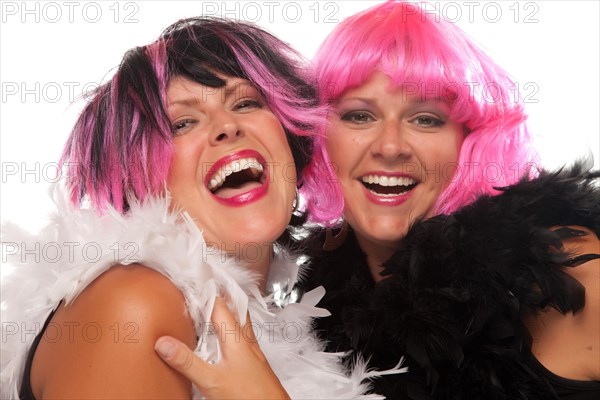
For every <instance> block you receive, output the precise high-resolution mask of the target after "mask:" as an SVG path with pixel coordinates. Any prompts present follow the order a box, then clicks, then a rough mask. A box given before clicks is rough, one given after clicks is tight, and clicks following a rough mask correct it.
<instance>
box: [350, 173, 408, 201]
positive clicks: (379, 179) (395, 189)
mask: <svg viewBox="0 0 600 400" xmlns="http://www.w3.org/2000/svg"><path fill="white" fill-rule="evenodd" d="M360 182H361V183H362V184H363V186H364V187H365V188H366V189H367V190H368V191H369V192H370V193H372V194H374V195H375V196H382V197H397V196H401V195H404V194H407V193H408V192H410V191H411V190H412V189H414V188H415V187H416V186H417V185H418V184H419V182H418V181H416V180H415V179H413V178H410V177H408V176H385V175H365V176H363V177H362V178H360Z"/></svg>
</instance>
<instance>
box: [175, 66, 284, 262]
mask: <svg viewBox="0 0 600 400" xmlns="http://www.w3.org/2000/svg"><path fill="white" fill-rule="evenodd" d="M222 78H224V79H226V81H227V84H226V86H224V87H222V88H211V87H208V86H204V85H201V84H198V83H195V82H192V81H190V80H187V79H185V78H182V77H175V78H173V79H172V80H171V82H170V83H169V86H168V88H167V104H168V114H169V118H170V120H171V123H172V130H173V135H174V138H173V143H174V154H173V159H172V162H171V166H170V170H169V175H168V178H167V187H168V189H169V191H170V192H171V194H172V196H173V199H174V203H175V205H176V206H179V207H181V208H182V209H183V210H185V211H187V212H188V214H189V215H190V216H191V217H192V218H193V219H194V221H195V222H196V224H197V225H198V226H199V227H200V228H201V229H202V230H203V232H204V238H205V240H206V242H207V243H208V244H209V245H213V246H215V247H218V248H220V249H221V250H224V251H226V252H228V253H234V254H236V255H238V256H240V257H241V259H242V261H249V262H253V261H259V260H258V259H257V257H259V256H267V255H266V254H264V252H265V251H270V249H271V247H270V245H271V244H272V242H273V241H274V240H275V239H277V238H278V237H279V236H280V235H281V233H282V232H283V231H284V229H285V228H286V226H287V224H288V223H289V221H290V217H291V212H292V203H293V201H294V197H295V187H296V186H295V185H296V172H295V167H294V162H293V158H292V153H291V150H290V147H289V145H288V142H287V139H286V136H285V132H284V130H283V127H282V125H281V123H280V122H279V120H278V119H277V117H276V116H275V115H274V114H273V113H272V112H271V110H270V109H269V107H268V106H267V105H266V103H265V101H264V99H263V98H262V96H261V95H260V93H259V92H258V90H257V89H256V88H255V87H254V86H253V85H252V84H251V83H250V82H248V81H246V80H244V79H239V78H230V77H222ZM259 249H262V250H259ZM261 251H262V254H259V253H260V252H261ZM269 256H270V254H269Z"/></svg>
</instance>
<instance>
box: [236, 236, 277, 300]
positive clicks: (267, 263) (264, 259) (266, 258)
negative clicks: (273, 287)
mask: <svg viewBox="0 0 600 400" xmlns="http://www.w3.org/2000/svg"><path fill="white" fill-rule="evenodd" d="M235 259H236V261H237V262H238V263H239V264H241V265H242V266H243V267H244V268H246V269H248V270H250V271H252V272H254V273H256V274H257V275H258V278H259V280H258V288H259V289H260V292H261V293H263V294H264V292H265V286H266V284H267V278H268V277H269V270H270V268H271V262H272V261H273V244H272V243H263V244H256V245H255V246H248V248H243V249H242V253H237V254H236V255H235Z"/></svg>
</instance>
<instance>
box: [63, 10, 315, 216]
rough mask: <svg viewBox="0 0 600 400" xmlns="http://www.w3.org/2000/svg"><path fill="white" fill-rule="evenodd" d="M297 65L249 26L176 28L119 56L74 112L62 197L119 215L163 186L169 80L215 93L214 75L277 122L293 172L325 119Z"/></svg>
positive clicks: (187, 24) (221, 23) (183, 24)
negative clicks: (233, 80)
mask: <svg viewBox="0 0 600 400" xmlns="http://www.w3.org/2000/svg"><path fill="white" fill-rule="evenodd" d="M302 66H303V63H302V59H301V57H300V56H299V55H298V54H297V53H295V52H294V51H293V50H292V49H291V48H290V47H289V46H288V45H286V44H285V43H283V42H282V41H280V40H278V39H277V38H275V37H274V36H273V35H271V34H269V33H268V32H266V31H264V30H262V29H260V28H258V27H256V26H254V25H251V24H246V23H243V22H234V21H229V20H224V19H218V18H190V19H185V20H181V21H178V22H176V23H175V24H173V25H172V26H170V27H169V28H167V29H166V30H165V31H164V32H163V34H162V35H161V37H160V39H158V40H157V41H156V42H154V43H152V44H150V45H148V46H144V47H137V48H135V49H132V50H130V51H128V52H127V53H126V54H125V57H124V58H123V60H122V62H121V64H120V66H119V68H118V70H117V72H116V73H115V75H114V77H113V78H112V79H111V80H110V81H109V82H107V83H106V84H104V85H102V86H101V87H99V88H98V89H97V90H96V91H95V92H94V93H93V94H92V97H91V100H90V102H89V103H88V104H87V105H86V107H85V108H84V110H83V111H82V113H81V115H80V116H79V119H78V121H77V123H76V125H75V127H74V128H73V131H72V132H71V136H70V138H69V139H68V141H67V144H66V146H65V149H64V151H63V156H62V159H61V164H62V165H63V166H65V167H67V185H68V188H69V190H70V192H71V201H72V202H73V203H75V204H80V203H81V201H82V200H83V199H84V198H89V200H90V202H91V205H92V207H94V208H95V209H96V210H98V211H99V212H102V211H103V210H104V209H105V208H106V206H107V205H108V204H110V205H112V206H113V207H114V208H115V209H117V210H119V211H121V212H125V211H127V209H128V208H129V205H128V199H129V198H135V199H138V200H142V201H143V200H144V198H145V197H146V196H148V195H153V194H158V193H160V192H162V191H163V190H164V188H165V181H166V177H167V175H168V171H169V166H170V163H171V158H172V153H173V145H172V131H171V123H170V121H169V118H168V115H167V112H166V109H167V104H166V91H167V85H168V83H169V81H170V79H171V78H173V77H175V76H183V77H185V78H187V79H190V80H192V81H194V82H197V83H199V84H202V85H206V86H209V87H215V88H217V87H223V86H225V84H226V81H225V80H223V79H221V78H220V77H219V74H221V75H225V76H232V77H238V78H243V79H247V80H249V81H250V82H252V83H253V84H254V85H255V86H256V87H257V89H258V90H259V91H261V92H262V94H263V95H264V96H265V99H266V102H267V104H268V105H269V107H270V108H271V110H273V113H274V114H275V115H276V116H277V117H278V119H279V120H280V121H281V123H282V125H283V127H284V130H285V132H286V136H287V139H288V142H289V144H290V147H291V149H292V154H293V156H294V162H295V165H296V168H297V172H298V174H297V176H301V170H302V169H303V168H304V166H305V165H306V164H307V162H308V160H309V157H310V152H311V144H312V141H311V140H312V139H311V138H310V137H309V135H312V134H313V132H314V131H315V130H316V127H317V126H319V125H321V124H322V123H323V120H324V117H325V113H324V112H323V111H322V109H320V108H319V107H318V100H317V97H316V90H315V88H314V86H313V85H311V84H310V83H309V82H308V80H307V79H306V77H304V76H303V75H304V74H305V72H306V71H303V70H302Z"/></svg>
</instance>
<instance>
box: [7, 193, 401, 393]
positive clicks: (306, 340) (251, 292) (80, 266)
mask: <svg viewBox="0 0 600 400" xmlns="http://www.w3.org/2000/svg"><path fill="white" fill-rule="evenodd" d="M51 195H52V198H53V199H54V201H55V205H56V207H57V211H56V213H54V214H53V216H52V219H51V222H50V224H49V225H48V227H46V228H45V229H44V230H43V231H42V232H40V234H39V235H30V234H28V233H26V232H23V231H22V230H20V229H19V228H18V227H17V226H15V225H13V224H6V225H4V226H3V229H2V241H3V242H4V243H15V244H17V246H16V248H18V247H19V246H20V244H27V245H30V244H32V243H37V244H39V245H40V246H42V247H43V246H44V245H47V244H49V243H56V244H60V245H64V244H66V243H75V244H77V246H74V245H73V246H74V248H75V249H76V250H78V251H73V252H71V253H68V252H65V251H63V253H62V258H60V259H59V260H52V261H51V260H49V259H47V257H46V258H44V257H42V258H41V259H40V258H37V259H36V257H34V256H32V255H30V254H27V253H26V252H18V251H11V252H10V253H12V254H9V255H8V256H7V257H8V262H9V263H10V264H11V265H13V266H14V268H13V270H12V271H11V272H10V273H6V274H5V273H4V271H5V267H4V265H3V268H2V269H3V279H2V303H1V305H2V337H3V340H2V343H1V346H2V347H1V355H2V359H1V370H0V371H1V372H0V378H1V383H2V393H1V397H2V398H7V399H8V398H12V399H16V398H18V390H19V387H20V385H21V379H22V375H23V369H24V365H25V359H26V357H27V353H28V351H29V348H30V346H31V343H32V342H33V339H34V337H35V336H36V334H37V333H39V331H40V329H41V326H43V324H44V321H46V319H47V318H48V315H49V314H50V313H51V312H52V310H53V309H55V308H56V307H57V306H58V304H59V303H60V301H63V300H64V301H65V302H67V303H70V302H72V301H73V300H74V299H76V297H77V296H78V295H79V294H80V293H81V292H82V291H83V290H85V288H86V287H87V285H89V284H90V283H91V282H93V281H94V279H96V278H97V277H98V276H99V275H100V274H101V273H103V272H104V271H106V270H108V269H109V268H110V267H112V266H113V265H115V264H123V265H127V264H132V263H140V264H143V265H145V266H147V267H149V268H152V269H154V270H156V271H158V272H160V273H161V274H163V275H165V276H166V277H168V278H169V279H170V280H171V281H172V282H173V284H174V285H175V286H176V287H177V288H178V289H179V290H180V291H181V293H182V294H183V296H184V298H185V301H186V305H187V308H188V310H189V313H190V315H191V316H192V317H193V318H194V322H195V327H196V333H197V336H198V337H199V341H198V346H197V348H196V354H198V355H199V356H200V357H202V358H203V359H205V360H216V361H218V360H219V358H220V348H219V341H218V340H217V338H216V335H214V334H213V333H212V332H210V331H209V330H207V329H206V328H207V326H208V325H207V322H208V321H210V317H211V314H212V310H213V306H214V301H215V297H216V296H217V295H226V297H227V299H228V305H229V306H230V308H231V309H232V311H234V313H235V314H236V315H237V317H238V319H239V320H240V321H242V322H243V321H244V320H245V318H246V313H247V312H248V311H249V312H250V316H251V318H252V321H253V328H254V329H255V330H256V332H255V334H256V337H257V339H258V341H259V344H260V346H261V348H262V350H263V352H264V353H265V356H266V357H267V360H268V361H269V363H270V365H271V367H272V369H273V371H274V372H275V374H276V375H277V376H278V377H279V379H280V380H281V383H282V384H283V386H284V387H285V388H286V390H287V391H288V393H289V394H290V395H291V396H292V397H293V398H306V399H310V398H314V399H322V398H329V399H336V398H337V399H348V398H371V397H370V395H366V394H365V393H366V392H367V391H368V389H369V383H368V379H369V378H371V377H373V376H375V375H376V373H374V372H369V373H367V371H366V368H364V364H357V365H358V367H357V368H355V369H354V370H353V371H352V373H350V371H349V370H348V369H347V368H346V367H345V366H344V365H343V363H342V361H343V360H342V359H343V354H332V353H326V352H324V351H323V350H324V347H325V344H324V342H322V341H320V340H319V339H318V338H317V337H316V335H315V334H314V333H313V330H312V324H313V321H314V318H315V317H320V316H323V315H326V314H328V313H327V312H326V311H325V310H323V309H320V308H317V307H315V305H316V302H317V301H318V299H319V298H320V297H321V296H322V294H323V293H322V290H316V291H315V292H314V293H312V294H309V295H307V297H306V299H304V300H303V301H301V302H300V303H297V304H295V303H290V304H288V305H287V307H283V308H280V307H279V306H278V305H276V304H274V302H273V301H272V295H271V296H267V297H263V296H262V295H261V294H260V291H259V289H258V285H257V282H258V277H257V276H256V275H255V274H253V273H252V272H250V271H249V270H247V269H245V268H244V267H243V266H240V265H238V264H236V263H235V262H234V261H233V260H232V259H230V258H227V257H224V256H223V255H222V254H219V253H216V252H212V251H210V252H207V251H206V243H205V242H204V239H203V237H202V231H201V230H200V229H199V228H198V227H197V226H196V225H195V224H194V223H193V221H192V220H191V218H190V217H189V215H187V214H186V213H179V212H171V211H169V197H168V196H166V197H156V198H149V199H148V200H147V201H145V202H144V203H140V202H136V201H134V200H133V199H130V202H129V204H130V210H129V212H128V214H127V215H121V214H119V213H118V212H116V211H115V210H113V209H110V208H109V209H108V210H107V212H106V213H105V214H104V215H103V216H99V215H97V214H96V213H95V211H93V210H86V209H72V208H71V206H70V205H69V204H68V202H67V201H66V200H65V199H64V198H63V195H61V194H60V193H59V191H57V190H55V191H53V192H52V194H51ZM86 244H89V246H88V247H90V248H93V249H94V250H95V251H96V253H97V254H96V255H93V254H92V253H90V254H86V253H85V252H81V251H80V250H81V249H82V248H83V247H85V245H86ZM61 249H62V250H68V248H67V249H65V248H64V246H62V248H61ZM21 250H24V248H21ZM298 271H299V267H298V263H297V262H296V261H295V260H294V259H292V258H290V257H289V256H288V255H286V254H284V253H283V252H279V255H277V256H276V258H275V260H274V262H273V264H272V267H271V270H270V276H269V281H270V282H275V281H278V282H282V283H284V284H285V285H287V286H288V287H289V288H293V286H294V285H295V283H296V281H297V277H298ZM399 372H401V371H398V373H399ZM194 396H195V398H201V397H202V395H201V393H199V392H198V391H197V390H195V389H194ZM378 398H380V397H378Z"/></svg>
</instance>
